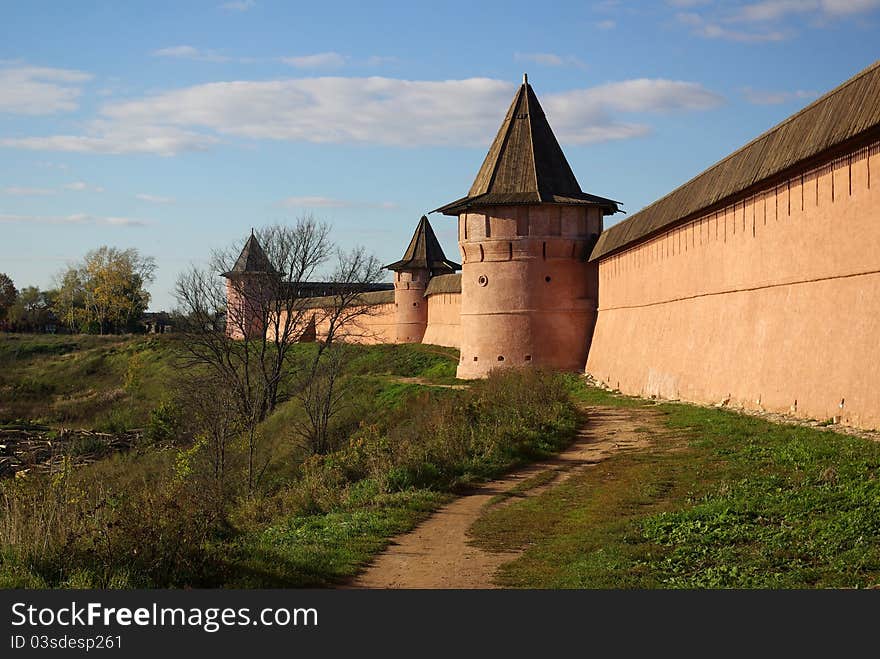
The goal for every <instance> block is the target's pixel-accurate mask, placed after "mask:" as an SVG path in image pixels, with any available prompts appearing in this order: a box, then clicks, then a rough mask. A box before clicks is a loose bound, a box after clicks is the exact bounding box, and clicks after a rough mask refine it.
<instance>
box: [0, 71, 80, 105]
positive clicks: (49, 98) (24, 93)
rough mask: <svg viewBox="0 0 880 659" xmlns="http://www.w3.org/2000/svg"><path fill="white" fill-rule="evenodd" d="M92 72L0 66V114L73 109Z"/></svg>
mask: <svg viewBox="0 0 880 659" xmlns="http://www.w3.org/2000/svg"><path fill="white" fill-rule="evenodd" d="M91 79H92V75H91V74H89V73H84V72H83V71H76V70H73V69H53V68H47V67H38V66H2V65H0V113H4V112H7V113H11V114H27V115H45V114H55V113H57V112H67V111H70V110H76V108H77V107H78V105H77V98H79V96H80V95H81V94H82V88H81V85H82V84H83V83H85V82H88V81H89V80H91Z"/></svg>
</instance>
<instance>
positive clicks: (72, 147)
mask: <svg viewBox="0 0 880 659" xmlns="http://www.w3.org/2000/svg"><path fill="white" fill-rule="evenodd" d="M219 141H220V140H219V139H218V138H216V137H214V136H212V135H205V134H200V133H195V132H192V131H186V130H180V129H178V128H174V127H170V126H157V125H151V124H139V125H125V124H123V123H120V122H117V123H112V122H107V121H104V120H97V121H93V122H92V123H91V124H90V125H89V127H88V134H86V135H50V136H47V137H11V138H4V139H0V146H3V147H9V148H17V149H28V150H31V151H66V152H71V153H104V154H122V153H152V154H155V155H159V156H173V155H175V154H178V153H182V152H186V151H205V150H207V149H208V148H209V147H211V146H213V145H214V144H217V142H219Z"/></svg>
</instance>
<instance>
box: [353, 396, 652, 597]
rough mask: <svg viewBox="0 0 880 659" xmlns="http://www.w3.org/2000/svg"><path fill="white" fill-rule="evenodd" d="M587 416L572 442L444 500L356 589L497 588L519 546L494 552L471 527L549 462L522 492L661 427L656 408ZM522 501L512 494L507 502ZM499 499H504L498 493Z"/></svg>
mask: <svg viewBox="0 0 880 659" xmlns="http://www.w3.org/2000/svg"><path fill="white" fill-rule="evenodd" d="M587 413H588V419H587V422H586V423H585V424H584V425H583V427H582V428H581V429H580V431H578V435H577V438H576V439H575V440H574V442H572V444H571V445H570V446H569V447H568V448H567V449H565V450H564V451H562V452H561V453H559V454H558V455H556V456H554V457H553V458H551V459H548V460H545V461H543V462H539V463H534V464H531V465H528V466H526V467H523V468H521V469H518V470H516V471H514V472H511V473H510V474H507V475H506V476H504V477H503V478H500V479H498V480H494V481H491V482H489V483H486V484H485V485H482V486H480V487H479V488H477V489H476V490H474V491H473V492H471V493H469V494H465V495H463V496H461V497H459V498H458V499H456V500H455V501H453V502H451V503H449V504H447V505H445V506H443V507H442V508H440V509H439V510H438V511H437V512H435V513H434V514H433V515H431V517H429V518H428V519H427V520H425V521H424V522H422V523H421V524H419V525H418V526H417V527H416V528H414V529H413V530H412V531H410V532H409V533H406V534H404V535H401V536H398V537H397V538H395V539H394V540H393V541H392V543H391V544H390V545H389V546H388V548H387V549H386V550H385V551H384V552H383V553H381V554H379V555H378V556H377V557H376V558H375V559H374V560H373V562H372V563H371V564H370V565H369V566H368V567H367V568H366V569H365V570H364V571H363V572H361V574H360V575H358V576H357V577H355V579H354V580H353V581H352V582H351V583H350V584H349V586H348V587H349V588H495V587H496V586H495V585H494V583H493V577H494V575H495V572H496V570H497V569H498V568H499V567H500V566H501V565H503V564H504V563H507V562H509V561H511V560H513V559H514V558H516V557H517V556H518V555H519V554H520V552H490V551H486V550H484V549H481V548H479V547H475V546H473V545H472V544H471V543H470V537H469V535H468V530H469V529H470V527H471V525H472V524H473V523H474V522H475V521H476V520H477V519H478V518H479V517H480V516H481V515H482V514H483V512H484V511H485V509H486V507H487V506H490V505H504V504H505V503H506V501H502V502H501V503H493V497H497V496H498V495H502V496H503V495H505V494H507V495H508V497H510V495H511V490H515V488H517V486H519V485H521V484H522V483H523V481H525V480H527V479H529V478H532V477H534V476H536V475H538V474H539V473H541V472H544V471H547V470H549V469H552V470H555V471H557V472H558V476H557V477H556V478H555V479H554V480H553V481H552V482H550V483H547V484H545V485H542V486H539V487H536V488H533V489H530V490H527V491H525V492H522V493H516V494H515V496H516V497H517V498H520V497H523V496H526V497H528V496H534V495H535V494H538V493H540V492H542V491H544V490H546V489H547V488H550V487H555V486H556V485H558V484H559V483H562V482H564V481H565V480H566V479H568V478H570V477H571V476H572V475H574V474H575V473H577V472H578V471H579V470H581V469H584V468H586V467H588V466H590V465H594V464H598V463H600V462H602V461H603V460H605V459H606V458H608V457H609V456H611V455H613V454H615V453H617V452H619V451H626V450H636V449H640V448H645V447H647V446H649V445H650V444H651V441H650V438H651V437H652V436H653V435H654V433H650V432H646V429H651V430H654V429H657V430H658V431H659V430H660V427H659V425H660V422H659V419H660V413H659V412H657V411H655V410H652V409H650V408H616V407H590V408H589V409H588V410H587ZM511 500H515V499H513V498H512V497H511V498H507V501H511ZM496 501H497V500H496Z"/></svg>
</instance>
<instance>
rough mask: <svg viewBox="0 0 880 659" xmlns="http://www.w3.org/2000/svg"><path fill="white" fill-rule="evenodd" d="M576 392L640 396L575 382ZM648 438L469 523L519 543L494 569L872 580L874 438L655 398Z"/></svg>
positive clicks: (630, 576) (879, 541) (604, 581)
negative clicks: (656, 418) (513, 555)
mask: <svg viewBox="0 0 880 659" xmlns="http://www.w3.org/2000/svg"><path fill="white" fill-rule="evenodd" d="M573 386H574V387H575V388H580V391H575V396H576V397H578V398H579V399H580V400H583V401H590V402H592V404H605V405H607V404H611V405H619V406H626V407H637V406H639V405H649V404H650V402H649V401H639V400H638V399H633V398H626V397H621V396H617V395H614V394H610V393H608V392H604V391H600V390H597V389H591V388H587V387H585V386H584V385H573ZM652 409H659V410H661V411H662V413H663V421H662V427H661V428H655V429H654V433H655V442H654V445H653V446H652V447H651V448H649V449H646V450H642V451H639V452H628V453H620V454H617V455H615V456H613V457H611V458H609V459H608V460H606V461H604V462H602V463H600V464H598V465H596V466H594V467H591V468H587V469H585V470H583V471H582V472H580V473H579V474H577V475H575V476H574V477H572V478H570V479H569V480H567V481H566V482H564V483H562V484H560V485H559V486H556V487H554V488H551V489H549V490H547V491H545V492H543V493H541V494H539V495H536V496H534V497H530V498H528V499H525V500H521V501H516V502H514V503H512V504H510V505H508V506H505V507H501V508H497V509H494V510H492V511H490V512H488V513H487V514H486V515H485V516H484V517H483V518H481V519H480V520H478V522H477V523H476V524H475V526H474V527H473V529H472V532H473V536H474V539H475V542H476V543H477V544H479V545H480V546H483V547H485V548H488V549H491V550H523V553H522V554H521V555H520V557H519V558H517V559H516V560H514V561H512V562H510V563H508V564H506V565H505V566H503V567H502V569H501V570H500V572H499V575H498V582H499V584H501V585H504V586H508V587H533V588H829V587H830V588H850V587H869V586H874V585H877V584H878V583H880V479H878V476H880V471H878V470H880V445H878V444H876V443H872V442H870V441H866V440H863V439H859V438H855V437H850V436H846V435H840V434H836V433H832V432H827V431H820V430H815V429H812V428H804V427H799V426H788V425H781V424H774V423H769V422H766V421H763V420H761V419H758V418H754V417H748V416H742V415H739V414H736V413H734V412H730V411H726V410H720V409H711V408H710V409H706V408H700V407H694V406H688V405H679V404H664V405H661V406H657V407H653V408H652Z"/></svg>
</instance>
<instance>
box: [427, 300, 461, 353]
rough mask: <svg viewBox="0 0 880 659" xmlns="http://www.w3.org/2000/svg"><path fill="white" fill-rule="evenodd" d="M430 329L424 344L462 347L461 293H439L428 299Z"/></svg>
mask: <svg viewBox="0 0 880 659" xmlns="http://www.w3.org/2000/svg"><path fill="white" fill-rule="evenodd" d="M427 302H428V329H427V330H425V338H424V339H422V343H429V344H432V345H438V346H450V347H452V348H458V347H459V346H460V345H461V293H437V294H434V295H429V296H428V299H427Z"/></svg>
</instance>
